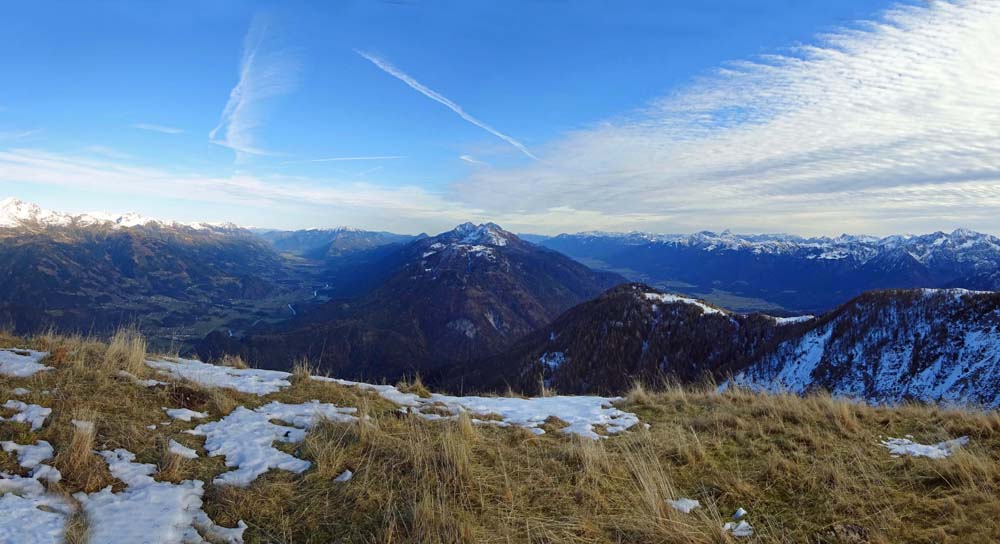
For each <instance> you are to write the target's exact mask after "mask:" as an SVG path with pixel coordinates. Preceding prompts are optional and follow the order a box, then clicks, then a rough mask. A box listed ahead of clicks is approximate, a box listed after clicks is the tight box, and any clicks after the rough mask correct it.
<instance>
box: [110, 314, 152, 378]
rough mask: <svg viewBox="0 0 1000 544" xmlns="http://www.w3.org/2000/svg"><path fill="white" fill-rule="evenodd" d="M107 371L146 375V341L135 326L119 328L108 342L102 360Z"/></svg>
mask: <svg viewBox="0 0 1000 544" xmlns="http://www.w3.org/2000/svg"><path fill="white" fill-rule="evenodd" d="M101 363H102V364H103V366H104V368H105V369H106V370H124V371H126V372H130V373H132V374H133V375H136V376H139V375H142V374H145V373H146V368H147V367H146V339H145V338H143V336H142V334H141V333H140V332H139V329H138V328H137V327H136V326H135V325H130V326H127V327H122V328H119V329H118V330H117V331H115V334H114V335H113V336H112V337H111V340H110V341H109V342H108V349H107V351H105V353H104V358H103V359H102V360H101Z"/></svg>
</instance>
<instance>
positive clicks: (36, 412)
mask: <svg viewBox="0 0 1000 544" xmlns="http://www.w3.org/2000/svg"><path fill="white" fill-rule="evenodd" d="M3 407H4V408H7V409H8V410H15V411H16V412H17V413H16V414H14V415H12V416H10V417H8V418H4V417H0V420H2V421H13V422H15V423H28V424H30V425H31V430H32V431H37V430H38V429H41V428H42V425H44V424H45V418H47V417H49V414H51V413H52V408H45V407H44V406H39V405H37V404H26V403H24V402H21V401H19V400H8V401H7V402H5V403H4V405H3Z"/></svg>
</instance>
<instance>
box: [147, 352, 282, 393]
mask: <svg viewBox="0 0 1000 544" xmlns="http://www.w3.org/2000/svg"><path fill="white" fill-rule="evenodd" d="M146 364H147V365H149V366H150V367H152V368H155V369H156V370H159V371H161V372H164V373H166V374H168V375H170V376H171V377H173V378H175V379H184V380H191V381H193V382H195V383H198V384H199V385H204V386H207V387H224V388H227V389H235V390H236V391H239V392H241V393H250V394H254V395H260V396H263V395H269V394H271V393H277V392H278V391H280V390H281V389H283V388H285V387H290V386H291V385H292V383H291V382H290V381H289V378H291V374H289V373H288V372H281V371H278V370H261V369H256V368H232V367H228V366H219V365H210V364H208V363H203V362H201V361H195V360H193V359H176V360H172V361H168V360H165V359H161V360H149V361H146Z"/></svg>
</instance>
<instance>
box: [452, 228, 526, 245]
mask: <svg viewBox="0 0 1000 544" xmlns="http://www.w3.org/2000/svg"><path fill="white" fill-rule="evenodd" d="M446 234H450V235H453V237H454V238H457V239H458V240H457V241H458V242H459V243H462V244H472V245H485V246H498V247H503V246H506V245H507V242H508V241H509V240H510V239H511V238H512V237H513V236H514V235H513V234H511V233H509V232H507V231H505V230H503V229H502V228H500V226H499V225H497V224H496V223H482V224H479V225H476V224H473V223H462V224H461V225H459V226H457V227H455V229H454V230H453V231H451V232H450V233H446Z"/></svg>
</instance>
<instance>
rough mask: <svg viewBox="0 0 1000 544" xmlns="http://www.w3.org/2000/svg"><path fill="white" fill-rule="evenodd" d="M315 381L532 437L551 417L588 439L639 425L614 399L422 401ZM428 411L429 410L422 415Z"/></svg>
mask: <svg viewBox="0 0 1000 544" xmlns="http://www.w3.org/2000/svg"><path fill="white" fill-rule="evenodd" d="M314 379H316V380H318V381H326V382H333V383H337V384H340V385H345V386H349V387H358V388H361V389H367V390H371V391H375V392H377V393H378V394H379V395H380V396H381V397H382V398H384V399H386V400H388V401H390V402H394V403H396V404H398V405H400V406H403V407H406V408H410V409H412V410H413V412H414V413H416V414H417V415H419V416H421V417H423V418H425V419H430V420H436V419H442V416H441V415H439V414H437V413H434V411H440V410H441V409H444V410H446V411H448V412H450V413H451V414H452V417H454V416H457V415H458V414H459V413H461V412H463V411H465V412H468V413H469V414H470V415H471V416H472V422H473V423H476V424H478V425H497V426H500V427H509V426H518V427H525V428H527V429H530V430H531V431H532V432H534V433H535V434H544V433H545V430H544V429H542V428H541V426H542V424H543V423H545V420H547V419H549V418H550V417H556V418H559V419H561V420H562V421H565V422H566V423H568V424H569V425H568V426H567V427H564V428H563V429H561V431H562V432H564V433H569V434H577V435H580V436H585V437H588V438H600V437H601V435H599V434H597V433H596V432H595V431H594V427H595V426H597V425H603V426H604V427H605V430H606V431H607V432H608V434H615V433H619V432H622V431H624V430H626V429H629V428H631V427H632V426H633V425H636V424H638V423H639V418H638V417H637V416H636V415H635V414H633V413H630V412H624V411H622V410H619V409H618V408H615V407H614V406H613V404H612V403H613V402H615V401H617V400H619V398H617V397H615V398H609V397H594V396H554V397H538V398H531V399H521V398H512V397H475V396H470V397H453V396H449V395H439V394H433V395H431V396H430V397H427V398H423V397H420V396H418V395H415V394H413V393H403V392H402V391H400V390H399V389H396V388H395V387H393V386H391V385H371V384H367V383H360V382H352V381H347V380H339V379H335V378H325V377H314ZM427 409H430V410H432V411H430V412H427V413H424V410H427ZM477 415H479V416H488V415H489V416H498V417H499V418H500V419H499V420H494V419H488V420H487V419H481V418H476V416H477Z"/></svg>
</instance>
